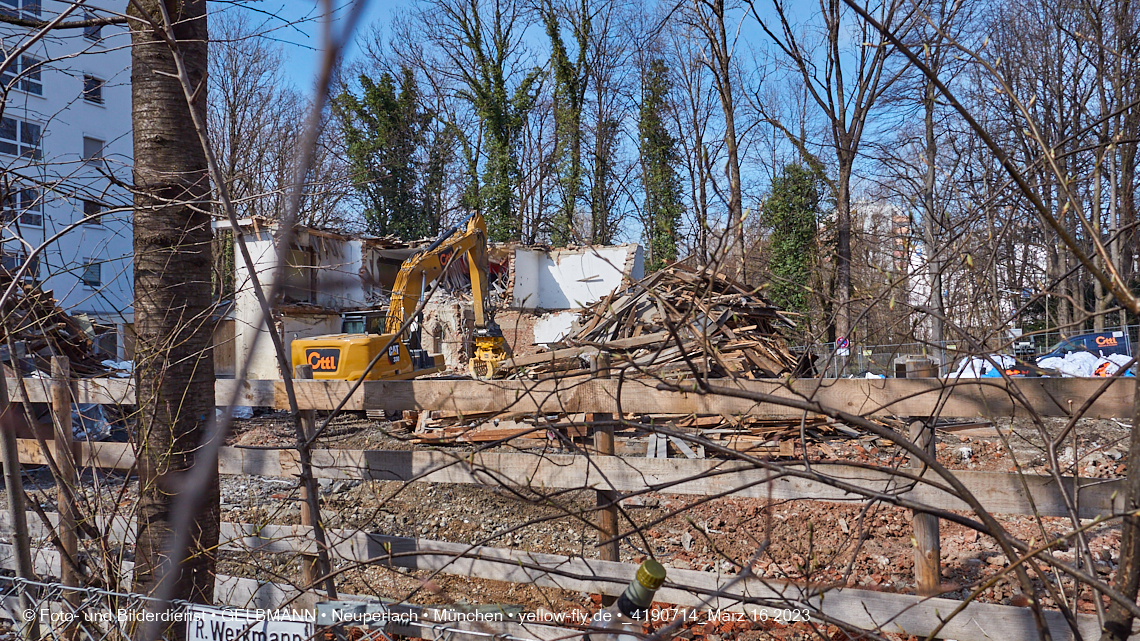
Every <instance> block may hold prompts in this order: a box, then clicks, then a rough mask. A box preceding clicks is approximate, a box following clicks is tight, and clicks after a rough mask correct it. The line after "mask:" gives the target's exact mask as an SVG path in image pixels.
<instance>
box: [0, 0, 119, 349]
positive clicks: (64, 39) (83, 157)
mask: <svg viewBox="0 0 1140 641" xmlns="http://www.w3.org/2000/svg"><path fill="white" fill-rule="evenodd" d="M87 4H88V5H89V6H92V7H97V6H99V5H98V4H93V3H90V2H89V3H87ZM69 6H70V3H69V2H60V1H58V0H0V12H3V13H4V14H6V15H11V16H19V17H23V18H28V19H38V20H51V19H52V18H54V17H56V16H58V15H59V14H60V12H62V11H64V10H65V9H67V8H68V7H69ZM108 9H112V7H110V6H109V5H108ZM113 9H114V10H115V11H120V10H121V9H122V7H121V6H117V7H114V8H113ZM93 15H104V16H105V15H107V14H92V13H90V12H84V11H73V12H72V13H71V14H70V15H69V16H68V17H67V18H66V19H65V20H67V21H70V20H76V19H84V18H87V17H92V16H93ZM35 32H36V30H35V29H31V28H23V27H16V26H12V25H8V24H0V36H2V38H3V53H4V58H5V59H6V60H9V62H10V64H9V65H8V66H7V68H6V69H4V71H3V73H2V74H0V84H2V85H3V87H4V96H5V100H4V110H3V114H2V120H0V175H2V179H0V192H2V194H3V203H4V207H3V232H2V237H0V251H2V252H3V263H4V268H5V269H6V270H7V271H8V272H9V273H13V272H14V271H15V270H16V269H17V268H19V267H20V266H21V265H23V264H24V263H29V264H28V266H27V270H26V272H25V280H26V281H27V282H38V283H39V284H40V285H41V286H42V288H43V289H44V290H45V291H49V290H50V291H51V292H52V294H53V295H54V297H55V298H56V300H57V301H58V302H59V304H60V306H61V307H63V308H64V309H65V310H67V311H68V312H69V313H70V314H73V315H78V314H85V315H86V316H87V317H88V318H89V319H90V320H91V322H92V324H93V325H94V327H95V331H96V332H97V333H98V334H99V341H98V342H99V345H100V347H101V349H103V350H104V351H106V352H109V354H108V355H110V354H111V353H113V354H114V355H116V356H120V357H121V356H123V354H124V348H125V347H127V343H128V342H129V341H130V337H129V335H130V330H129V327H130V325H131V324H132V323H133V320H134V318H133V311H132V304H133V299H134V296H133V284H134V275H133V270H132V255H133V224H132V220H133V216H132V209H131V196H130V193H129V192H128V191H127V190H126V189H125V188H123V187H122V186H120V185H129V184H131V180H132V179H131V167H132V140H131V54H130V35H129V33H128V32H127V30H126V28H125V27H124V26H117V25H116V26H102V27H98V28H85V29H69V30H61V31H56V32H54V33H52V34H51V35H50V36H49V37H46V38H43V39H41V40H39V41H36V42H32V43H31V44H30V46H26V45H28V43H29V41H30V40H31V39H32V36H33V34H34V33H35ZM25 46H26V49H25ZM21 49H24V50H23V51H21ZM36 250H39V255H38V257H37V258H33V259H31V260H29V258H30V257H31V256H32V254H33V252H35V251H36Z"/></svg>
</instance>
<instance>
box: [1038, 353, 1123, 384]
mask: <svg viewBox="0 0 1140 641" xmlns="http://www.w3.org/2000/svg"><path fill="white" fill-rule="evenodd" d="M1131 360H1132V358H1131V357H1129V356H1125V355H1123V354H1109V355H1108V356H1106V357H1103V358H1101V357H1100V356H1097V355H1095V354H1091V353H1089V352H1071V353H1069V354H1065V356H1064V358H1062V357H1059V356H1053V357H1050V358H1043V359H1041V360H1039V361H1037V366H1038V367H1040V368H1042V369H1052V370H1056V371H1058V372H1060V373H1061V375H1062V376H1071V377H1082V378H1087V377H1092V376H1104V377H1107V376H1113V375H1114V374H1116V372H1117V371H1118V370H1119V369H1120V368H1121V367H1124V366H1125V365H1127V364H1128V363H1129V361H1131ZM1121 376H1132V372H1130V371H1129V372H1125V373H1124V374H1121Z"/></svg>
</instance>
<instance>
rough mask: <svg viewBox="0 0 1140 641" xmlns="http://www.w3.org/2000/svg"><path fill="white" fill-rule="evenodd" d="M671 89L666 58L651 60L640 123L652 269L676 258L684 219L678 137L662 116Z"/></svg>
mask: <svg viewBox="0 0 1140 641" xmlns="http://www.w3.org/2000/svg"><path fill="white" fill-rule="evenodd" d="M671 89H672V84H671V82H670V80H669V72H668V70H667V68H666V66H665V61H664V60H662V59H660V58H657V59H654V60H652V61H650V62H649V64H648V65H647V66H646V67H645V69H644V70H643V71H642V77H641V113H640V117H639V118H638V123H637V130H638V134H639V138H638V140H639V144H640V148H641V149H640V151H641V179H642V183H643V185H644V187H645V207H644V209H643V212H642V217H643V223H644V226H645V237H646V240H647V244H648V246H649V260H648V261H647V264H646V269H647V270H650V271H652V270H656V269H660V268H661V267H664V266H665V265H667V264H669V263H671V262H673V261H675V260H677V228H678V227H679V226H680V223H681V180H680V178H679V177H678V176H677V171H676V169H675V167H676V165H677V162H678V154H677V149H676V148H677V139H676V138H674V137H673V135H672V134H670V133H669V129H668V127H667V126H666V124H665V118H664V117H663V116H664V114H665V113H666V111H667V110H668V108H669V105H668V100H669V91H670V90H671Z"/></svg>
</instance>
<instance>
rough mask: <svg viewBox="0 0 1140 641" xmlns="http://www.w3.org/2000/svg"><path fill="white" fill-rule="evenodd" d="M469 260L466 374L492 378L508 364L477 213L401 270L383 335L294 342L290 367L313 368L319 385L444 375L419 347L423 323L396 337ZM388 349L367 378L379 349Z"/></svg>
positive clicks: (436, 357) (438, 357) (439, 362)
mask: <svg viewBox="0 0 1140 641" xmlns="http://www.w3.org/2000/svg"><path fill="white" fill-rule="evenodd" d="M464 254H466V255H467V266H468V268H469V269H468V271H469V272H470V274H471V297H472V299H473V301H474V307H475V335H474V337H473V339H474V347H475V349H474V354H473V355H472V358H471V360H470V362H469V369H470V371H471V373H472V374H473V375H475V376H476V377H477V378H490V377H491V375H492V374H494V372H495V369H496V368H497V367H498V366H499V364H500V363H502V362H503V361H504V360H506V358H507V356H508V354H507V342H506V340H505V339H504V338H503V332H502V331H501V330H500V329H499V326H498V325H497V324H495V322H494V321H492V320H491V319H490V318H489V317H488V313H487V308H488V301H487V280H488V266H487V225H486V223H485V222H484V221H483V215H482V214H479V213H476V214H473V215H472V216H471V217H470V218H468V219H467V221H466V223H465V224H464V225H460V226H456V227H453V228H451V229H450V230H448V231H447V232H445V233H444V234H443V235H441V236H440V237H439V238H437V239H436V240H435V241H433V242H432V243H431V244H430V245H428V246H427V247H425V248H423V249H422V250H421V251H419V252H417V253H416V254H414V255H413V256H411V257H410V258H408V259H407V260H405V261H404V263H403V265H401V266H400V273H399V274H398V275H397V276H396V283H395V284H394V285H393V286H392V298H391V300H390V302H389V305H388V315H387V317H386V318H385V319H384V333H382V334H329V335H325V336H314V337H310V338H299V339H296V340H294V341H293V348H292V351H293V365H294V366H296V365H311V366H312V368H313V378H315V379H323V380H348V381H354V380H357V379H359V378H361V377H364V378H365V379H367V380H385V381H399V380H405V379H409V378H415V377H417V376H423V375H425V374H431V373H434V372H439V371H442V370H443V369H444V368H445V365H444V363H443V355H442V354H428V352H427V350H425V349H423V347H422V345H421V340H420V336H421V332H422V325H423V321H422V318H420V319H417V320H416V322H415V323H413V324H412V325H411V326H410V328H409V329H408V331H405V332H404V333H403V334H402V335H397V334H398V333H399V332H400V329H401V328H402V327H404V325H405V323H406V322H407V320H408V319H409V318H411V317H412V315H413V314H415V313H416V308H417V307H418V306H419V303H420V301H421V300H422V299H423V297H424V295H425V294H426V293H427V291H428V288H429V286H430V285H431V283H432V282H434V281H436V280H437V279H438V278H439V277H440V275H441V274H443V270H444V269H445V268H446V267H447V266H448V264H449V263H450V262H452V261H453V260H459V259H460V258H462V256H463V255H464ZM385 345H387V346H388V347H387V350H386V352H385V354H384V355H383V356H381V358H380V359H379V360H378V361H377V363H376V365H374V366H373V367H372V369H371V370H369V371H368V372H367V374H365V370H366V369H367V368H368V364H369V363H371V362H372V359H373V358H375V357H376V355H377V353H379V352H380V350H382V349H384V348H385Z"/></svg>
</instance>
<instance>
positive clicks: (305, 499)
mask: <svg viewBox="0 0 1140 641" xmlns="http://www.w3.org/2000/svg"><path fill="white" fill-rule="evenodd" d="M293 378H294V379H295V380H310V379H312V378H313V367H312V365H297V366H295V367H294V368H293ZM298 412H299V413H300V415H301V426H302V427H304V429H305V438H312V437H313V433H314V432H316V430H317V412H316V410H298ZM300 500H301V525H308V526H310V527H312V525H313V523H314V522H315V521H316V519H317V518H318V517H319V516H320V515H319V514H313V512H312V510H311V509H310V507H309V490H308V488H307V487H305V485H304V484H303V483H302V484H301V494H300ZM318 567H319V565H318V563H317V555H316V554H302V555H301V575H302V577H303V579H304V581H305V586H306V587H309V586H314V585H315V584H316V582H317V580H319V579H320V578H321V577H320V572H319V571H318V570H317V568H318Z"/></svg>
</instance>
